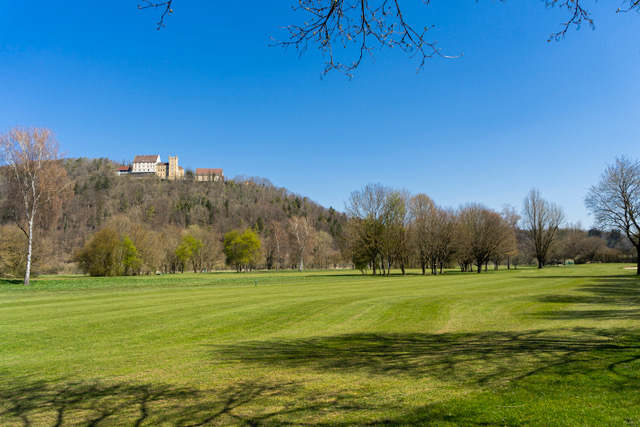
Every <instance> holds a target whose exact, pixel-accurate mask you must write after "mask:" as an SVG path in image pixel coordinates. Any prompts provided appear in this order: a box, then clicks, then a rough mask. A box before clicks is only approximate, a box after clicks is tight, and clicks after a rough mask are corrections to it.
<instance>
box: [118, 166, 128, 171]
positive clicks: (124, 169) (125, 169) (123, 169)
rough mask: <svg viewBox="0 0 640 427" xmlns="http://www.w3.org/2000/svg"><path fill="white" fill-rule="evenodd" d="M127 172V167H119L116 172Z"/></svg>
mask: <svg viewBox="0 0 640 427" xmlns="http://www.w3.org/2000/svg"><path fill="white" fill-rule="evenodd" d="M128 170H129V166H120V167H119V168H118V171H122V172H124V171H128Z"/></svg>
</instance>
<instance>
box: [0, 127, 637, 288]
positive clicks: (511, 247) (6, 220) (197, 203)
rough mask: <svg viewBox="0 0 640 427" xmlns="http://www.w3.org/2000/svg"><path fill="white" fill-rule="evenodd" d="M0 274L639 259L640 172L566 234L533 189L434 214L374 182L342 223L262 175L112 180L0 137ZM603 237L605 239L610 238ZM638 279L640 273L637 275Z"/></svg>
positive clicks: (433, 267) (617, 170) (608, 175)
mask: <svg viewBox="0 0 640 427" xmlns="http://www.w3.org/2000/svg"><path fill="white" fill-rule="evenodd" d="M0 143H1V144H0V148H1V149H2V150H1V151H0V154H1V157H0V159H1V163H0V276H13V277H24V278H25V284H28V282H29V277H30V275H31V266H32V264H33V271H34V272H35V273H40V272H41V273H74V272H77V271H78V270H80V271H82V272H84V273H87V274H92V275H127V274H154V273H157V272H164V273H175V272H184V271H187V270H191V271H195V272H205V271H211V270H215V269H226V268H232V269H235V270H236V271H243V270H245V271H246V270H251V269H257V268H264V269H275V270H278V269H282V268H295V269H299V270H302V269H304V268H306V267H311V268H317V269H322V268H336V267H355V268H358V269H360V270H361V271H363V273H367V272H368V271H369V270H371V272H372V274H374V275H377V274H387V275H388V274H390V271H391V269H393V268H398V269H400V270H401V272H402V274H405V273H406V271H407V269H409V268H418V269H420V270H421V271H422V273H423V274H426V273H427V271H429V272H431V273H432V274H439V273H441V272H443V270H444V268H445V267H452V266H455V265H457V266H459V267H460V269H461V270H462V271H472V270H473V271H476V272H478V273H479V272H481V271H482V269H483V268H484V269H485V270H486V269H488V266H489V264H493V265H494V266H495V268H497V266H499V265H501V264H505V265H506V266H507V268H511V266H517V265H519V264H523V263H527V264H528V263H531V262H533V261H535V262H537V263H538V266H539V267H540V268H542V267H543V266H544V265H545V264H547V263H549V262H554V263H557V262H566V261H567V260H570V261H573V262H592V261H608V262H617V261H627V262H629V261H632V260H637V252H638V248H639V247H640V242H639V236H640V232H639V230H638V218H639V214H640V165H639V164H638V162H632V161H630V160H628V159H626V158H620V159H617V160H616V163H615V164H614V165H611V166H609V167H608V168H607V170H606V171H605V172H604V173H603V175H602V177H601V180H600V182H599V184H598V185H596V186H594V187H592V188H591V189H590V191H589V194H588V195H587V198H586V204H587V207H588V208H589V209H590V210H591V211H592V212H593V213H594V215H595V218H596V223H597V225H598V226H599V229H592V230H589V232H585V231H583V230H582V229H581V227H580V226H579V225H570V226H564V227H563V221H564V215H563V213H562V209H561V208H560V207H559V206H557V205H555V204H553V203H550V202H548V201H546V200H544V199H543V198H542V197H541V196H540V194H539V192H538V191H537V190H535V189H533V190H531V192H530V193H529V194H528V195H527V196H526V198H525V200H524V202H523V206H522V208H521V209H517V208H515V207H512V206H507V207H505V208H504V209H503V210H502V211H500V212H496V211H494V210H492V209H489V208H488V207H486V206H484V205H482V204H478V203H469V204H465V205H463V206H460V207H459V208H457V209H452V208H446V207H442V206H438V205H437V204H436V203H435V202H434V201H433V200H432V199H431V198H430V197H429V196H427V195H426V194H417V195H412V194H410V193H409V192H407V191H405V190H397V189H392V188H388V187H385V186H383V185H381V184H370V185H367V186H366V187H364V188H363V189H362V190H358V191H354V192H353V193H352V194H351V196H350V197H349V200H348V202H347V204H346V209H345V210H346V212H345V213H340V212H338V211H336V210H335V209H333V208H329V209H327V208H324V207H322V206H320V205H318V204H316V203H314V202H313V201H311V200H309V199H307V198H306V197H301V196H299V195H297V194H294V193H291V192H289V191H287V190H286V189H284V188H279V187H276V186H274V185H273V184H271V183H270V182H269V181H268V180H266V179H263V178H255V177H243V176H241V177H236V178H234V179H231V180H227V181H222V182H213V181H207V182H193V181H163V180H160V179H157V178H156V177H153V176H147V177H136V176H117V175H116V173H115V171H116V167H117V164H116V163H114V162H113V161H111V160H108V159H86V158H77V159H62V158H60V157H59V154H58V147H57V143H56V141H55V138H53V134H52V133H51V132H50V131H46V130H39V129H22V128H16V129H14V130H12V131H10V132H8V133H5V134H0ZM607 228H608V230H609V231H603V230H605V229H607ZM639 271H640V268H639Z"/></svg>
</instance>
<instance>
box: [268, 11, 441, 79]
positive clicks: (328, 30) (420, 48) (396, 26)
mask: <svg viewBox="0 0 640 427" xmlns="http://www.w3.org/2000/svg"><path fill="white" fill-rule="evenodd" d="M428 3H429V0H425V4H428ZM294 9H295V10H296V11H300V12H305V13H306V15H307V17H308V18H309V19H308V20H305V22H304V23H302V24H299V25H298V24H295V25H289V26H287V27H285V28H286V29H287V30H288V31H289V36H290V37H289V40H285V41H281V40H276V39H273V40H274V41H275V44H276V45H279V46H284V47H285V48H286V47H289V46H293V47H295V48H296V49H297V50H298V51H300V52H301V53H302V52H305V51H306V50H307V48H308V46H309V44H311V45H315V46H316V47H318V48H319V49H320V50H321V51H322V52H323V54H324V55H325V56H326V60H325V69H324V73H325V74H326V73H328V72H329V71H331V70H338V71H341V72H343V73H345V74H347V75H349V76H350V75H351V71H352V70H354V69H355V68H357V67H358V66H359V65H360V63H361V62H362V59H363V58H364V57H365V56H371V57H373V56H372V51H373V50H375V49H380V48H382V47H385V46H387V47H398V48H400V49H402V50H403V51H405V52H407V53H408V54H409V55H410V56H411V57H412V58H413V57H418V58H419V60H420V65H419V66H418V69H421V68H422V67H424V63H425V60H426V59H427V58H431V57H433V56H444V57H449V56H447V55H444V54H443V53H442V52H441V51H440V48H438V46H437V44H438V42H437V41H428V40H426V39H425V35H426V34H427V32H428V31H429V30H430V29H431V28H433V26H430V27H423V28H419V29H416V28H414V27H412V26H411V25H409V24H408V22H407V21H406V19H405V17H404V15H403V14H402V9H401V8H400V2H399V1H398V0H379V1H369V0H299V5H298V6H296V7H295V8H294ZM349 46H354V47H355V48H356V52H357V53H356V56H355V58H354V59H353V60H350V61H346V62H345V61H343V60H341V59H339V58H338V57H337V56H336V47H337V48H346V47H349Z"/></svg>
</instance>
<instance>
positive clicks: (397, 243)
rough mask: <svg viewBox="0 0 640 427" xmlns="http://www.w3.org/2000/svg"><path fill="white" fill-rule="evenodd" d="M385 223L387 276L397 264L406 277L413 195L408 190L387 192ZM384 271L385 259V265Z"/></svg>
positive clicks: (384, 247)
mask: <svg viewBox="0 0 640 427" xmlns="http://www.w3.org/2000/svg"><path fill="white" fill-rule="evenodd" d="M385 193H386V194H385V203H384V211H383V214H382V222H383V225H384V227H383V258H386V263H387V275H389V274H390V272H391V265H392V264H393V263H394V262H395V263H397V264H398V265H399V266H400V270H401V271H402V275H403V276H404V275H405V272H406V268H407V264H408V263H409V257H410V255H411V251H410V246H409V234H408V229H409V225H410V223H411V210H410V208H409V203H410V202H409V201H410V198H411V195H410V194H409V192H408V191H406V190H387V191H386V192H385ZM382 267H383V269H384V259H383V265H382Z"/></svg>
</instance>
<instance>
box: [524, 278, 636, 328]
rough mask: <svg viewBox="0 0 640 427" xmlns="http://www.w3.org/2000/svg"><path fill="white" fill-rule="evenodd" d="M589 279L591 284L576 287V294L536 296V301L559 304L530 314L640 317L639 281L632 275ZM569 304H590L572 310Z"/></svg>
mask: <svg viewBox="0 0 640 427" xmlns="http://www.w3.org/2000/svg"><path fill="white" fill-rule="evenodd" d="M591 279H592V282H591V283H588V284H585V285H582V286H580V287H578V288H577V289H576V290H577V291H578V292H580V294H570V295H567V294H551V295H544V296H541V297H540V296H539V297H536V301H538V302H542V303H556V304H559V305H560V304H561V305H562V306H561V307H558V309H557V310H547V311H541V312H537V313H535V314H533V315H534V316H536V317H543V318H546V319H555V320H570V319H640V280H639V279H638V278H637V277H636V276H635V275H634V276H628V275H625V276H604V277H591ZM572 304H576V305H583V306H584V305H593V306H594V307H593V308H589V309H584V307H583V308H579V309H573V307H571V305H572ZM597 306H608V307H600V308H599V307H597Z"/></svg>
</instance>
